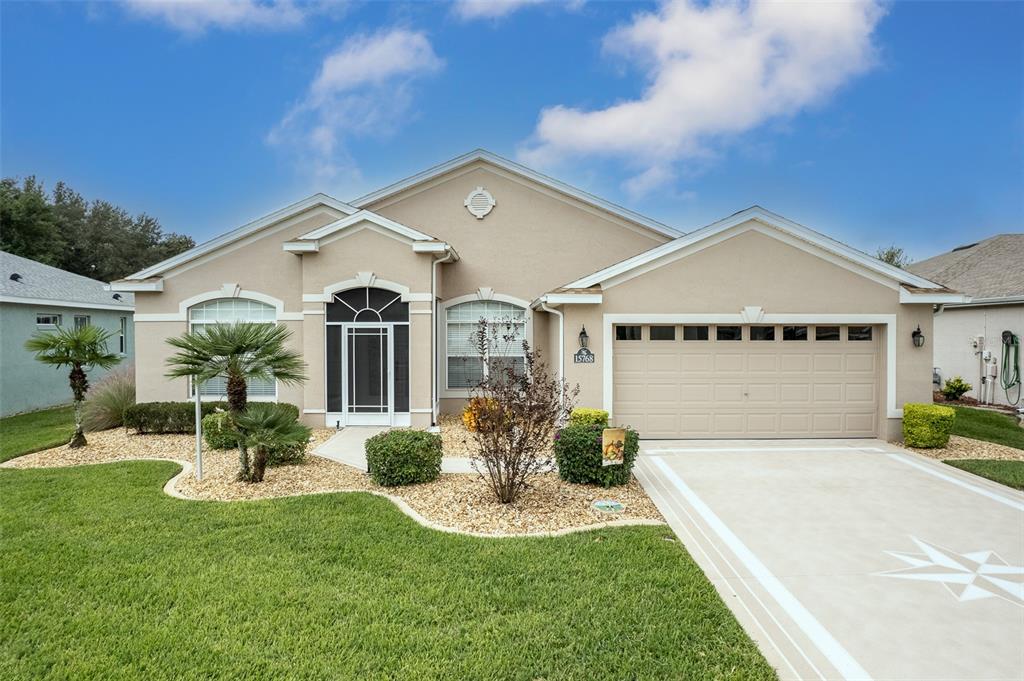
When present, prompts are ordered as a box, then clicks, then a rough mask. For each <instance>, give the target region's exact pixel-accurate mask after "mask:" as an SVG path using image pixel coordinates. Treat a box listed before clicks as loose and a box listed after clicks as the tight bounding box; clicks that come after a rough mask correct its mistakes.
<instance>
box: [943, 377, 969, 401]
mask: <svg viewBox="0 0 1024 681" xmlns="http://www.w3.org/2000/svg"><path fill="white" fill-rule="evenodd" d="M973 388H974V386H972V385H971V384H970V383H968V382H967V381H965V380H964V379H963V377H961V376H954V377H953V378H951V379H949V380H948V381H946V384H945V385H943V386H942V396H943V397H945V398H946V399H947V400H959V399H960V398H961V397H963V396H964V393H967V392H970V391H971V390H972V389H973Z"/></svg>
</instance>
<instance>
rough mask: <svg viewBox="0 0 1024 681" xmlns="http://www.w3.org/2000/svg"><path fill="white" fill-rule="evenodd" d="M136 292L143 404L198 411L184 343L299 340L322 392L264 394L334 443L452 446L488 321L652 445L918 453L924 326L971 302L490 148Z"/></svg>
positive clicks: (587, 402)
mask: <svg viewBox="0 0 1024 681" xmlns="http://www.w3.org/2000/svg"><path fill="white" fill-rule="evenodd" d="M113 288H114V289H115V290H118V291H131V292H133V293H135V294H136V299H135V300H136V315H135V323H136V339H137V340H136V357H137V360H136V366H137V381H138V399H139V400H140V401H150V400H185V399H188V398H189V397H190V387H189V385H188V383H187V382H186V381H185V380H182V379H177V380H171V379H168V378H165V376H164V372H165V370H166V368H165V360H166V358H167V357H168V355H169V354H170V348H169V346H168V345H167V344H166V343H165V342H164V341H165V339H167V338H168V337H171V336H177V335H180V334H182V333H184V332H185V331H187V330H189V329H190V328H191V329H196V328H201V325H203V324H211V323H223V322H230V321H234V320H249V321H262V322H268V323H270V322H276V323H279V324H284V325H286V326H287V327H288V328H289V329H290V330H291V331H292V338H291V342H292V343H293V344H294V346H295V347H296V348H297V349H299V350H301V352H302V353H303V355H304V357H305V359H306V362H307V363H308V374H309V381H308V382H307V383H305V384H304V385H302V386H285V385H274V384H263V385H261V384H256V383H254V384H252V385H250V395H251V397H252V398H253V399H268V400H279V401H287V402H291V403H294V404H296V405H298V406H299V407H300V408H301V410H302V413H303V418H304V420H305V421H306V422H307V423H309V424H311V425H321V426H322V425H324V424H326V425H328V426H331V427H334V426H344V425H355V424H390V425H411V426H414V427H429V426H431V425H432V424H433V423H436V420H437V417H438V414H439V413H450V412H456V411H458V410H459V409H461V407H462V405H463V404H464V401H465V399H466V397H467V395H468V391H469V389H470V387H471V386H473V385H474V384H475V383H476V382H477V381H478V380H479V378H480V376H481V374H482V372H483V371H486V370H487V369H486V367H485V366H483V363H482V362H480V360H479V358H477V357H476V356H475V351H474V350H473V348H472V347H470V343H469V342H468V337H469V334H470V333H471V331H472V329H473V327H474V326H475V324H476V323H477V322H478V320H479V319H480V318H481V317H484V318H487V319H491V320H494V321H501V322H503V323H511V324H512V325H513V327H514V328H515V329H517V330H518V332H519V333H521V334H522V337H524V338H526V339H527V340H529V341H530V342H531V343H532V344H533V346H534V347H536V348H537V349H539V350H540V352H541V353H542V356H543V357H544V358H545V361H546V362H547V363H548V365H549V366H550V367H551V368H552V370H553V371H554V372H556V373H560V374H562V375H564V377H565V378H566V379H567V380H568V381H569V383H570V384H579V386H580V388H581V391H580V400H579V401H580V404H581V405H583V406H591V407H603V408H604V409H607V410H608V411H609V412H611V414H612V419H613V421H614V422H616V423H619V424H629V425H632V426H633V427H635V428H637V429H638V430H639V431H640V432H641V434H642V436H644V437H652V438H659V437H660V438H669V437H700V438H704V437H709V438H734V437H757V438H760V437H834V436H841V437H875V436H878V437H889V436H894V435H896V434H897V433H898V431H899V424H900V417H901V414H902V411H901V407H902V405H903V403H904V402H908V401H929V400H930V398H931V372H932V359H931V353H930V352H929V351H927V350H922V349H921V348H917V347H915V346H914V344H913V342H912V338H911V333H912V331H913V330H915V329H916V328H918V327H920V329H921V330H922V331H923V332H924V333H926V334H928V333H930V332H931V328H932V309H933V305H934V304H937V303H948V302H956V301H961V300H963V296H960V295H959V294H956V293H953V292H951V291H950V290H949V289H946V288H943V287H941V286H939V285H937V284H935V283H933V282H931V281H929V280H927V279H925V278H922V277H920V276H917V275H914V274H911V273H910V272H906V271H904V270H900V269H898V268H894V267H891V266H889V265H886V264H885V263H882V262H880V261H878V260H876V259H875V258H872V257H870V256H867V255H865V254H863V253H861V252H859V251H856V250H854V249H852V248H850V247H848V246H845V245H843V244H841V243H839V242H837V241H834V240H833V239H830V238H828V237H827V236H824V235H822V234H820V233H818V232H815V231H812V230H810V229H808V228H807V227H804V226H801V225H799V224H796V223H794V222H792V221H790V220H787V219H785V218H783V217H780V216H778V215H775V214H773V213H771V212H769V211H767V210H764V209H762V208H759V207H753V208H749V209H747V210H743V211H741V212H739V213H736V214H734V215H731V216H729V217H726V218H724V219H723V220H720V221H718V222H716V223H714V224H711V225H708V226H706V227H703V228H701V229H698V230H696V231H694V232H691V233H689V234H683V233H682V232H679V231H677V230H675V229H673V228H671V227H668V226H666V225H663V224H660V223H658V222H656V221H654V220H651V219H650V218H646V217H644V216H642V215H639V214H637V213H635V212H633V211H631V210H628V209H625V208H622V207H620V206H617V205H614V204H612V203H610V202H608V201H605V200H602V199H600V198H598V197H596V196H593V195H591V194H588V193H586V192H584V191H581V190H579V189H576V188H573V187H570V186H568V185H566V184H564V183H562V182H559V181H557V180H554V179H551V178H549V177H546V176H544V175H541V174H539V173H537V172H534V171H532V170H530V169H528V168H525V167H523V166H521V165H519V164H516V163H513V162H511V161H508V160H506V159H503V158H501V157H498V156H496V155H494V154H491V153H489V152H486V151H474V152H471V153H469V154H466V155H464V156H461V157H459V158H456V159H453V160H451V161H449V162H447V163H443V164H441V165H439V166H436V167H434V168H430V169H428V170H426V171H424V172H421V173H419V174H417V175H414V176H412V177H409V178H407V179H404V180H401V181H399V182H396V183H395V184H392V185H390V186H388V187H385V188H383V189H381V190H379V191H376V192H373V193H371V194H368V195H366V196H363V197H361V198H359V199H356V200H354V201H351V202H348V203H346V202H342V201H339V200H337V199H334V198H331V197H329V196H326V195H323V194H317V195H315V196H311V197H309V198H308V199H305V200H303V201H300V202H298V203H295V204H293V205H291V206H287V207H285V208H282V209H281V210H279V211H277V212H275V213H272V214H270V215H268V216H266V217H263V218H260V219H259V220H256V221H254V222H251V223H249V224H247V225H243V226H242V227H239V228H238V229H235V230H234V231H231V232H228V233H226V234H224V235H223V236H221V237H218V238H216V239H213V240H212V241H209V242H207V243H205V244H202V245H200V246H197V247H196V248H194V249H192V250H190V251H187V252H185V253H182V254H181V255H178V256H175V257H173V258H171V259H169V260H167V261H165V262H162V263H160V264H158V265H154V266H153V267H149V268H147V269H145V270H143V271H141V272H137V273H136V274H134V275H132V276H130V277H128V278H127V279H124V280H122V281H119V282H115V284H114V285H113ZM584 329H585V331H586V343H587V347H586V349H585V350H584V351H580V350H581V342H582V340H583V339H581V333H582V332H583V331H584ZM517 347H518V346H517V345H516V344H511V345H510V347H509V348H508V349H507V351H506V352H505V355H504V357H505V358H504V359H503V360H501V361H504V362H508V363H511V364H513V365H518V364H520V363H521V362H522V357H521V356H517V355H521V351H519V350H517ZM222 389H223V386H218V385H209V386H204V387H203V388H202V392H203V394H204V396H208V397H210V398H211V399H214V398H216V397H217V396H218V394H219V391H221V390H222Z"/></svg>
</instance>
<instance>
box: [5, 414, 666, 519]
mask: <svg viewBox="0 0 1024 681" xmlns="http://www.w3.org/2000/svg"><path fill="white" fill-rule="evenodd" d="M459 426H460V427H461V423H460V424H459ZM451 430H454V429H449V434H451V433H450V431H451ZM462 430H463V432H465V431H464V429H462ZM335 432H336V431H334V430H317V431H314V433H313V442H312V443H311V444H310V450H312V449H313V448H315V447H316V446H318V445H320V444H321V443H323V442H324V441H326V440H327V439H328V438H330V437H331V436H332V435H333V434H334V433H335ZM443 432H444V428H443V427H442V433H443ZM88 438H89V444H88V446H87V447H83V448H80V449H69V448H68V447H66V446H61V447H55V448H53V449H48V450H44V451H41V452H36V453H34V454H28V455H25V456H22V457H18V458H16V459H12V460H10V461H8V462H6V463H4V464H0V466H4V467H9V468H39V467H54V466H77V465H82V464H93V463H108V462H113V461H124V460H128V459H138V458H155V459H168V460H174V461H191V460H192V459H193V456H194V453H195V450H194V448H195V439H194V438H193V437H192V436H190V435H134V434H129V433H126V432H125V431H124V430H120V429H118V430H108V431H104V432H99V433H89V435H88ZM465 455H466V454H462V456H465ZM237 472H238V456H237V453H236V452H235V451H230V450H229V451H217V450H213V451H210V450H204V454H203V480H202V482H200V481H198V480H196V479H195V477H194V475H192V474H191V473H190V474H188V475H183V476H182V477H180V478H179V479H178V480H177V484H176V487H175V488H176V489H177V491H179V492H180V493H182V494H183V495H185V496H187V497H189V498H191V499H204V500H215V501H238V500H254V499H271V498H276V497H283V496H294V495H301V494H317V493H323V492H343V491H370V492H377V493H383V494H387V495H390V496H393V497H397V498H399V499H401V500H402V501H404V502H405V503H406V504H408V506H409V507H410V508H412V509H413V510H414V511H416V512H417V513H419V514H420V515H421V516H423V517H424V518H425V519H426V520H427V521H429V522H432V523H435V524H437V525H441V526H443V527H446V528H449V529H453V530H457V531H461V532H473V533H481V534H493V535H507V534H532V533H540V532H557V531H560V530H566V529H572V528H585V527H587V526H591V525H598V524H601V523H606V522H608V521H610V520H625V521H654V522H663V520H662V517H661V515H660V514H659V513H658V510H657V508H655V506H654V504H653V503H652V502H651V500H650V499H649V498H648V497H647V495H646V494H645V493H644V491H643V489H642V488H641V487H640V484H639V483H638V482H637V481H636V479H633V480H631V481H630V483H629V484H628V485H625V486H623V487H616V488H611V489H607V490H606V489H603V488H601V487H591V486H588V485H573V484H570V483H566V482H563V481H562V480H560V479H559V478H558V476H557V475H556V474H553V473H551V474H547V475H543V476H539V477H538V478H537V480H536V482H535V484H534V486H533V487H532V488H531V489H529V490H527V492H526V493H524V495H523V496H522V498H521V499H520V500H519V501H518V502H517V503H515V504H509V505H504V504H500V503H498V502H497V501H495V500H494V496H493V493H492V492H491V491H490V489H489V488H488V486H487V483H486V482H485V481H484V480H483V479H482V478H481V477H480V476H478V475H476V474H444V475H442V476H441V477H440V478H439V479H438V480H436V481H434V482H430V483H425V484H422V485H411V486H408V487H379V486H377V485H374V484H373V483H372V482H371V481H370V479H369V478H368V477H367V475H366V474H365V473H364V472H362V471H360V470H357V469H355V468H352V467H351V466H346V465H344V464H341V463H337V462H335V461H331V460H328V459H324V458H321V457H318V456H312V455H311V456H309V457H307V459H306V461H305V462H303V463H301V464H295V465H288V466H272V467H270V468H268V469H267V474H266V478H265V479H264V481H263V482H262V483H259V484H255V485H250V484H246V483H241V482H237V481H236V480H235V474H236V473H237ZM595 499H613V500H615V501H619V502H621V503H622V504H623V505H624V506H625V511H624V512H623V513H621V514H618V515H616V516H608V515H604V514H600V513H598V512H597V511H594V510H593V509H592V508H591V506H590V505H591V503H592V502H593V501H594V500H595Z"/></svg>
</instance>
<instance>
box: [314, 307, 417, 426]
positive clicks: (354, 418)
mask: <svg viewBox="0 0 1024 681" xmlns="http://www.w3.org/2000/svg"><path fill="white" fill-rule="evenodd" d="M328 326H340V327H341V358H340V362H339V365H340V366H341V368H342V375H341V400H342V410H341V412H331V411H328V412H327V414H326V415H325V423H326V425H327V427H328V428H331V427H334V426H335V425H340V426H409V425H410V424H411V422H412V421H411V417H410V413H409V412H407V411H406V412H396V411H395V327H396V326H409V322H325V325H324V333H325V335H326V333H327V327H328ZM354 329H376V330H383V331H385V332H386V333H387V355H388V358H387V362H386V364H385V363H382V366H383V367H384V368H385V369H386V371H387V388H388V404H387V411H386V412H380V413H352V412H350V411H349V407H350V406H351V405H350V404H349V401H348V396H349V384H348V381H349V364H348V363H349V361H350V360H349V332H350V331H351V330H354ZM410 341H411V339H410ZM325 348H326V343H325ZM409 353H410V355H411V354H412V347H411V345H410V348H409ZM326 367H327V364H326V362H325V363H324V370H325V371H326ZM324 378H325V381H324V387H325V389H326V387H327V381H330V380H331V377H330V376H327V375H325V377H324ZM410 379H411V376H410ZM410 398H411V395H410Z"/></svg>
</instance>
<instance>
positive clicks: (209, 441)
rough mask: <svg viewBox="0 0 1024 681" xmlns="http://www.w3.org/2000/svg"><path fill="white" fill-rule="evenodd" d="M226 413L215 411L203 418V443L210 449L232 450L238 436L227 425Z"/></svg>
mask: <svg viewBox="0 0 1024 681" xmlns="http://www.w3.org/2000/svg"><path fill="white" fill-rule="evenodd" d="M228 418H229V417H228V413H227V412H226V411H216V412H214V413H212V414H207V415H206V416H204V417H203V441H204V442H205V443H206V446H207V447H209V448H210V449H234V448H235V447H237V446H238V436H237V435H236V433H235V431H234V430H232V428H231V425H230V424H229V423H228Z"/></svg>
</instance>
